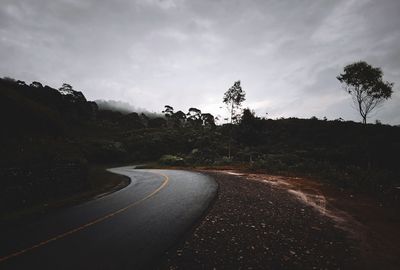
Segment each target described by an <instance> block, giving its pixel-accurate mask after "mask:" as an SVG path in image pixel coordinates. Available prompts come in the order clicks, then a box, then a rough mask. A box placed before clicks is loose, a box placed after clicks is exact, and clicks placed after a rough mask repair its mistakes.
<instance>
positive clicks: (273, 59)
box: [0, 0, 400, 124]
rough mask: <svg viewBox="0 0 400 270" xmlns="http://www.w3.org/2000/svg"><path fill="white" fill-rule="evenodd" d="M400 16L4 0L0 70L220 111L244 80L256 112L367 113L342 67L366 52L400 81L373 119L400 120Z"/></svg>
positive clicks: (230, 1) (281, 2)
mask: <svg viewBox="0 0 400 270" xmlns="http://www.w3.org/2000/svg"><path fill="white" fill-rule="evenodd" d="M399 15H400V1H399V0H379V1H378V0H371V1H369V0H343V1H339V0H335V1H332V0H325V1H323V0H312V1H311V0H310V1H306V0H298V1H297V0H296V1H294V0H287V1H285V0H275V1H267V0H263V1H245V0H243V1H235V0H227V1H224V0H192V1H189V0H176V1H175V0H163V1H158V0H137V1H134V0H114V1H105V0H104V1H101V0H35V1H32V0H0V59H1V60H0V76H1V77H2V76H10V77H14V78H16V79H22V80H25V81H26V82H31V81H33V80H37V81H40V82H42V83H44V84H48V85H50V86H52V87H56V88H58V87H59V86H61V84H62V83H63V82H66V83H70V84H71V85H72V86H73V87H74V88H75V89H76V90H81V91H83V93H84V94H85V96H86V97H87V98H88V99H90V100H95V99H112V100H121V101H124V102H129V103H131V104H132V105H134V106H137V107H142V108H147V109H148V110H151V111H161V110H162V108H163V106H164V105H165V104H169V105H172V106H173V107H174V108H175V109H181V110H187V109H188V108H189V107H197V108H199V109H201V110H202V111H208V112H211V113H213V114H215V115H217V114H223V113H225V111H224V110H222V109H220V107H221V106H222V105H223V104H222V96H223V93H224V92H225V91H226V90H227V89H228V88H229V87H230V86H231V85H232V84H233V83H234V81H235V80H241V81H242V87H243V89H244V90H245V91H246V94H247V95H246V97H247V100H246V103H245V105H246V106H249V107H250V108H252V109H254V110H255V111H256V112H257V114H258V115H261V116H265V113H266V112H268V116H269V117H272V118H276V117H290V116H294V117H306V118H308V117H311V116H317V117H320V118H321V117H324V116H326V117H328V119H335V118H339V117H342V118H344V119H347V120H352V119H353V120H357V121H359V118H360V117H359V116H358V113H357V111H355V109H354V108H353V107H352V101H351V97H350V96H348V95H347V94H346V93H345V92H344V90H343V89H342V88H341V86H340V84H339V82H338V81H337V80H336V76H337V75H338V74H339V73H340V72H341V70H342V69H343V67H344V66H345V65H347V64H350V63H352V62H354V61H358V60H365V61H367V62H368V63H370V64H371V65H373V66H378V67H381V68H382V69H383V72H384V74H385V76H384V79H386V80H388V81H391V82H394V83H395V87H394V94H393V96H392V99H391V100H390V101H387V102H386V103H385V104H384V106H383V107H382V108H381V109H380V110H379V111H378V112H377V114H376V115H374V116H372V117H371V119H370V121H375V119H380V120H381V121H382V122H384V123H390V124H400V16H399Z"/></svg>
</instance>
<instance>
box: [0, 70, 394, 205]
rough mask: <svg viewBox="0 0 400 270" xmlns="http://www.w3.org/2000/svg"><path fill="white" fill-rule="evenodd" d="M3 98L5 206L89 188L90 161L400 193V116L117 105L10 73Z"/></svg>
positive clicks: (1, 193) (389, 196) (0, 84)
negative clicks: (225, 112) (384, 120)
mask: <svg viewBox="0 0 400 270" xmlns="http://www.w3.org/2000/svg"><path fill="white" fill-rule="evenodd" d="M222 96H223V91H221V97H222ZM225 97H226V96H225ZM0 103H1V104H0V110H1V112H0V115H1V116H0V117H1V125H2V129H1V130H2V131H1V134H0V139H1V144H2V145H1V147H0V149H1V150H0V151H1V159H0V179H1V180H0V198H1V202H0V205H1V206H0V208H1V209H0V211H10V210H12V209H20V208H23V207H26V206H27V205H31V204H35V203H42V202H46V201H47V200H50V199H53V198H59V197H64V196H69V195H71V194H74V193H77V192H81V191H83V190H85V189H88V188H89V183H88V180H87V179H88V170H89V168H90V167H91V166H94V165H98V164H102V165H104V166H113V165H121V164H153V165H152V166H163V167H187V168H194V167H202V168H220V169H223V168H240V169H242V170H246V171H254V172H267V173H271V174H280V175H294V176H304V177H310V178H313V179H317V180H319V181H324V182H327V183H329V184H332V185H334V186H337V187H340V188H343V189H349V190H353V191H355V192H361V193H368V194H371V195H373V196H375V197H377V198H379V199H382V200H383V199H384V200H385V201H387V202H389V203H393V202H395V203H398V202H399V186H400V168H399V166H398V155H399V153H400V127H399V126H390V125H383V124H380V123H375V124H362V123H356V122H353V121H344V120H343V119H341V118H339V119H336V120H327V119H317V118H316V117H312V118H310V119H298V118H280V119H268V118H265V117H258V116H256V115H255V114H254V112H253V111H252V110H251V109H249V108H247V109H243V110H237V113H236V114H232V115H231V119H230V120H231V121H229V122H228V123H224V124H219V123H216V121H215V119H214V116H213V115H211V114H209V113H204V112H202V111H201V110H200V109H198V108H194V107H193V108H190V109H189V110H188V112H183V111H176V112H175V111H174V108H173V106H174V104H169V105H166V106H165V107H164V108H160V111H161V110H163V111H162V114H151V115H147V114H146V113H136V112H127V111H118V110H110V108H108V109H105V108H104V107H103V106H98V104H96V103H95V102H93V101H88V100H87V99H86V98H85V96H84V94H83V93H82V92H80V91H76V90H74V89H73V88H72V86H71V85H69V84H63V86H62V87H61V88H60V89H54V88H52V87H49V86H43V85H42V84H41V83H40V82H32V83H31V84H29V85H28V84H26V83H25V82H23V81H19V80H15V79H10V78H3V79H0ZM177 105H179V104H177ZM232 108H233V107H232Z"/></svg>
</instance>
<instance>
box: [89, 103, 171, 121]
mask: <svg viewBox="0 0 400 270" xmlns="http://www.w3.org/2000/svg"><path fill="white" fill-rule="evenodd" d="M94 102H96V104H97V106H98V107H99V109H100V110H110V111H114V112H120V113H122V114H129V113H133V112H136V113H138V114H141V113H143V114H145V115H146V116H147V117H150V118H155V117H163V115H162V114H160V113H156V112H150V111H148V110H147V109H144V108H140V107H136V106H133V105H132V104H130V103H128V102H124V101H119V100H103V99H97V100H95V101H94Z"/></svg>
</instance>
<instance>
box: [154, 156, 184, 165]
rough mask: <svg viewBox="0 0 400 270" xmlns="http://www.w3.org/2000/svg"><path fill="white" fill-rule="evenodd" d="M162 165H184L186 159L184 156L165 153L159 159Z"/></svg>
mask: <svg viewBox="0 0 400 270" xmlns="http://www.w3.org/2000/svg"><path fill="white" fill-rule="evenodd" d="M158 162H159V163H160V164H161V165H168V166H183V165H185V161H184V159H183V158H181V157H178V156H173V155H164V156H162V157H161V158H160V159H159V161H158Z"/></svg>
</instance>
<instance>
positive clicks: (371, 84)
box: [336, 61, 393, 124]
mask: <svg viewBox="0 0 400 270" xmlns="http://www.w3.org/2000/svg"><path fill="white" fill-rule="evenodd" d="M382 76H383V72H382V70H381V69H380V68H379V67H372V66H371V65H369V64H367V63H366V62H364V61H360V62H355V63H353V64H350V65H347V66H345V67H344V72H343V73H341V74H340V75H339V76H337V77H336V78H337V79H338V80H339V81H340V82H341V83H342V84H343V85H344V88H345V90H346V92H348V93H349V94H350V95H351V96H352V98H353V102H354V104H355V106H356V107H357V109H358V111H359V112H360V115H361V117H362V121H363V123H364V124H366V123H367V118H368V115H369V114H370V113H371V112H372V111H373V110H374V109H375V108H377V107H378V106H380V105H381V104H382V103H383V101H385V100H386V99H389V98H390V97H391V96H392V92H393V90H392V88H393V83H390V82H387V81H383V79H382Z"/></svg>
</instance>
